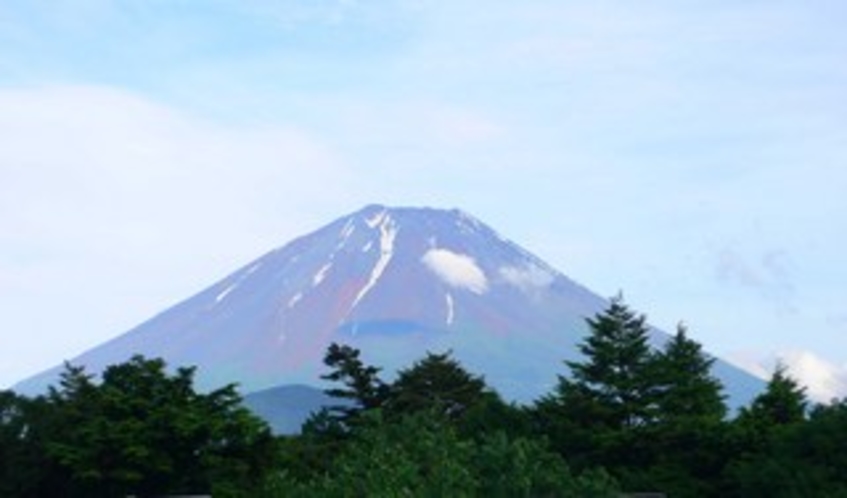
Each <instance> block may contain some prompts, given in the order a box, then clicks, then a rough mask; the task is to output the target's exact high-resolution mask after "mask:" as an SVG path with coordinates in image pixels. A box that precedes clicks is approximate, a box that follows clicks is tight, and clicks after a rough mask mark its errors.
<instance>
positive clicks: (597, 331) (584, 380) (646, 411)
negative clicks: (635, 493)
mask: <svg viewBox="0 0 847 498" xmlns="http://www.w3.org/2000/svg"><path fill="white" fill-rule="evenodd" d="M586 321H587V323H588V326H589V328H590V330H591V333H590V335H589V336H588V338H587V339H586V340H585V342H583V343H582V344H580V346H579V350H580V352H581V353H582V354H583V355H584V357H585V359H584V360H583V361H571V362H567V363H566V364H567V365H568V367H569V368H570V370H571V380H567V379H564V378H560V383H563V384H565V385H562V386H560V390H561V391H562V392H564V393H568V394H569V395H570V396H573V395H577V396H579V397H584V398H585V399H584V400H583V401H582V403H586V404H587V405H588V406H593V409H592V410H591V411H592V412H593V413H592V414H590V415H591V416H592V417H599V419H598V418H595V422H599V423H601V424H603V425H606V426H607V427H609V428H613V429H625V428H629V427H635V426H639V425H643V424H644V423H646V422H647V421H649V419H650V407H651V405H652V404H653V394H654V391H655V389H654V386H653V385H652V383H653V379H652V376H651V375H650V369H651V360H652V352H651V350H650V346H649V344H648V338H649V330H648V328H647V325H646V317H645V316H644V315H639V314H637V313H635V312H634V311H633V310H631V309H630V308H629V307H628V306H627V305H626V304H625V303H624V302H623V297H622V296H621V295H618V296H616V297H615V298H613V299H612V300H611V303H610V305H609V307H608V308H607V309H606V310H605V311H603V312H602V313H598V314H597V315H596V316H595V317H594V318H588V319H587V320H586ZM567 384H573V385H574V386H570V385H567ZM574 387H575V388H576V389H574ZM574 401H575V400H574ZM586 415H589V414H586Z"/></svg>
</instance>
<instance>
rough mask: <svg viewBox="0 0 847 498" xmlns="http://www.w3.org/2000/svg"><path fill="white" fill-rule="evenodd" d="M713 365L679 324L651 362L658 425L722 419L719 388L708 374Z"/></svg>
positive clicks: (720, 386)
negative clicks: (654, 379) (654, 382)
mask: <svg viewBox="0 0 847 498" xmlns="http://www.w3.org/2000/svg"><path fill="white" fill-rule="evenodd" d="M714 362H715V359H714V358H710V357H708V356H706V355H705V354H704V353H703V350H702V347H701V346H700V344H699V343H698V342H696V341H694V340H692V339H690V338H689V337H688V334H687V330H686V328H685V326H684V325H682V324H680V325H679V326H678V327H677V331H676V334H675V335H674V336H673V338H672V339H671V340H670V341H668V342H667V343H666V344H665V346H664V349H663V350H662V351H661V352H660V353H659V354H658V355H657V356H656V358H655V364H654V368H655V370H656V371H655V375H656V376H657V382H658V393H657V396H656V411H655V413H656V417H657V418H658V420H659V421H660V422H664V423H681V422H685V421H696V422H697V423H703V422H705V421H708V422H719V421H721V420H722V419H723V418H724V417H725V416H726V405H725V404H724V396H723V394H722V390H723V385H722V384H721V382H720V380H718V379H717V378H716V377H714V376H713V375H712V374H711V369H712V365H713V364H714Z"/></svg>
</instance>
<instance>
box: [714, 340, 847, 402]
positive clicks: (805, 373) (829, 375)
mask: <svg viewBox="0 0 847 498" xmlns="http://www.w3.org/2000/svg"><path fill="white" fill-rule="evenodd" d="M728 359H729V360H730V361H731V362H732V363H734V364H735V365H737V366H739V367H741V368H744V369H745V370H747V371H748V372H750V373H752V374H754V375H757V376H759V377H761V378H762V379H765V380H767V379H769V378H770V376H771V374H772V373H773V371H774V370H775V369H776V366H777V365H778V364H779V363H782V364H783V365H785V366H786V367H787V368H788V373H789V375H791V377H793V378H794V379H796V380H797V382H799V383H800V384H801V385H804V386H806V394H808V396H809V398H810V399H811V400H813V401H816V402H820V403H827V402H829V401H831V400H833V399H835V398H843V397H845V396H847V365H838V364H836V363H833V362H831V361H828V360H826V359H824V358H821V357H820V356H818V355H816V354H814V353H812V352H811V351H804V350H788V351H781V352H778V353H776V354H770V355H767V356H762V355H756V354H754V353H749V352H739V353H734V354H732V355H730V356H728Z"/></svg>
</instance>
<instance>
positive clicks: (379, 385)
mask: <svg viewBox="0 0 847 498" xmlns="http://www.w3.org/2000/svg"><path fill="white" fill-rule="evenodd" d="M360 354H361V353H360V351H359V350H358V349H355V348H353V347H350V346H347V345H339V344H336V343H332V344H330V346H329V348H328V349H327V352H326V355H325V356H324V364H325V365H327V366H328V367H330V368H332V369H333V370H332V371H331V372H330V373H328V374H326V375H322V376H321V378H322V379H324V380H329V381H332V382H339V383H341V384H342V385H343V386H344V387H341V388H338V387H334V388H331V389H327V390H326V393H327V394H328V395H330V396H332V397H334V398H338V399H340V400H343V401H346V402H345V403H342V404H339V405H336V406H334V407H332V408H331V409H330V413H331V414H333V415H334V417H332V418H333V419H335V420H338V421H340V422H342V423H343V424H349V423H350V422H351V421H353V419H355V418H356V417H357V416H358V415H359V414H360V413H361V412H362V411H363V410H371V409H374V408H378V407H380V406H382V404H383V403H384V402H385V400H386V398H387V396H388V386H387V385H386V384H385V383H384V382H383V381H382V379H380V378H379V372H380V370H381V369H380V368H377V367H374V366H370V365H365V364H364V363H363V362H362V360H361V359H359V356H360ZM324 418H325V417H324Z"/></svg>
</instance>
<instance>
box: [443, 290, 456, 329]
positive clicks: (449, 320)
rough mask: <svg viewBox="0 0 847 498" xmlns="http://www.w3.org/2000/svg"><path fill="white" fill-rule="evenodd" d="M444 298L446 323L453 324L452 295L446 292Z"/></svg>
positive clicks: (453, 306)
mask: <svg viewBox="0 0 847 498" xmlns="http://www.w3.org/2000/svg"><path fill="white" fill-rule="evenodd" d="M444 300H445V301H446V303H447V325H453V319H454V318H455V317H456V309H455V305H454V304H453V296H452V295H451V294H450V293H449V292H448V293H447V294H444Z"/></svg>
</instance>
